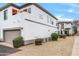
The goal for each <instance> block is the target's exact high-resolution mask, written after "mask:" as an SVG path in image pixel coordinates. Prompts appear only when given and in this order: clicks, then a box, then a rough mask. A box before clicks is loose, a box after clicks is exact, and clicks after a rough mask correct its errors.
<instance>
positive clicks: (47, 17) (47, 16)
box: [47, 15, 49, 23]
mask: <svg viewBox="0 0 79 59" xmlns="http://www.w3.org/2000/svg"><path fill="white" fill-rule="evenodd" d="M47 23H49V16H48V15H47Z"/></svg>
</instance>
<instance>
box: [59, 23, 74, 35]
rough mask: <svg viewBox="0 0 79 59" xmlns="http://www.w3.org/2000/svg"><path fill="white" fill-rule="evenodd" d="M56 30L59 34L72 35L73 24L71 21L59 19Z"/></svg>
mask: <svg viewBox="0 0 79 59" xmlns="http://www.w3.org/2000/svg"><path fill="white" fill-rule="evenodd" d="M58 32H59V34H60V35H61V34H65V35H72V34H73V25H72V22H71V21H59V22H58Z"/></svg>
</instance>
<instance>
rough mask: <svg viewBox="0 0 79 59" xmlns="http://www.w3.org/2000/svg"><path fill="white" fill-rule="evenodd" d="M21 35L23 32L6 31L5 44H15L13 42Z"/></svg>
mask: <svg viewBox="0 0 79 59" xmlns="http://www.w3.org/2000/svg"><path fill="white" fill-rule="evenodd" d="M20 35H21V31H20V30H5V31H4V40H5V42H7V43H9V44H13V42H12V41H13V40H14V38H16V37H18V36H20Z"/></svg>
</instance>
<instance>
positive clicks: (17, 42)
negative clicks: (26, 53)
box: [13, 36, 24, 48]
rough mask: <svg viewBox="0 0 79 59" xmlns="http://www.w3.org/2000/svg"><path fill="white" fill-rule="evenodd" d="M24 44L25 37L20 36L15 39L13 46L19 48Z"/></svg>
mask: <svg viewBox="0 0 79 59" xmlns="http://www.w3.org/2000/svg"><path fill="white" fill-rule="evenodd" d="M23 45H24V41H23V37H21V36H19V37H16V38H15V39H14V40H13V46H14V47H15V48H19V47H21V46H23Z"/></svg>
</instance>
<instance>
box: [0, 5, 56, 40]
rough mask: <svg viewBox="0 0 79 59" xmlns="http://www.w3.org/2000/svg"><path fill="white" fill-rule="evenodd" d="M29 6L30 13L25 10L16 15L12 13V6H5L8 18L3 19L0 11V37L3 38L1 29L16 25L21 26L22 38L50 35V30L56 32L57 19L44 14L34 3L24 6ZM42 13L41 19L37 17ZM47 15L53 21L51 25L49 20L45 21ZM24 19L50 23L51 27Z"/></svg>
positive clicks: (29, 38) (28, 38)
mask: <svg viewBox="0 0 79 59" xmlns="http://www.w3.org/2000/svg"><path fill="white" fill-rule="evenodd" d="M29 7H30V8H31V10H32V11H31V14H29V13H27V12H22V13H18V14H17V15H12V12H11V10H12V8H14V7H12V6H11V7H9V8H7V10H8V19H7V20H4V18H3V16H4V15H3V11H1V12H0V14H1V16H0V19H1V20H0V22H1V23H0V27H1V28H0V29H1V30H0V32H1V33H0V38H1V39H3V29H7V28H16V27H22V28H23V29H22V30H21V35H22V36H23V37H24V40H31V39H35V38H39V37H43V38H44V37H49V36H50V35H51V33H52V32H57V26H56V22H57V20H56V19H54V18H53V17H51V16H49V15H48V14H46V13H45V12H43V11H42V10H40V9H39V8H37V7H36V6H34V5H31V6H28V7H26V8H29ZM40 13H41V14H42V15H43V19H40V18H39V14H40ZM47 16H49V17H50V18H51V21H53V25H52V24H51V22H49V23H48V22H47V21H48V18H47ZM25 19H28V20H32V21H36V22H40V23H43V24H47V25H50V26H52V27H49V26H45V25H41V24H37V23H33V22H30V21H27V20H25Z"/></svg>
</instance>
